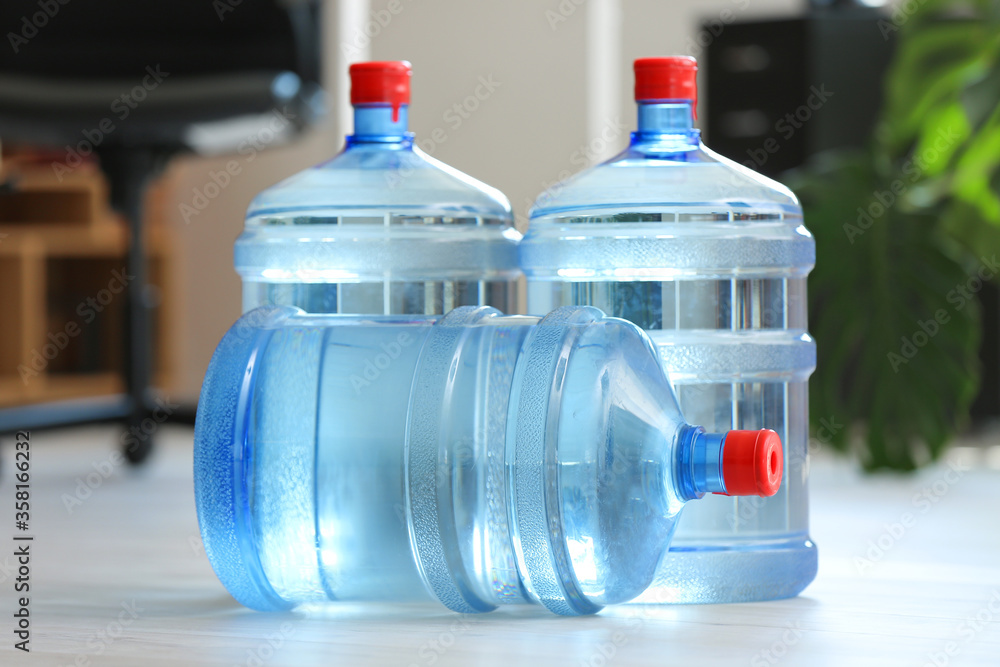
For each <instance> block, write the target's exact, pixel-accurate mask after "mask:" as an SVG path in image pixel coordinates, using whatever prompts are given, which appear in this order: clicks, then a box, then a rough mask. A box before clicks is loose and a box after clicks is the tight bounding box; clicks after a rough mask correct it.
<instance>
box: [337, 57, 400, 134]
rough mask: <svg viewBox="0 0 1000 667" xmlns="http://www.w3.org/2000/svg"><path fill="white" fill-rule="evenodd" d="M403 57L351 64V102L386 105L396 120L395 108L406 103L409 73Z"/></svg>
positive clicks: (397, 118) (397, 112) (397, 109)
mask: <svg viewBox="0 0 1000 667" xmlns="http://www.w3.org/2000/svg"><path fill="white" fill-rule="evenodd" d="M411 71H412V68H411V66H410V63H408V62H407V61H405V60H392V61H385V62H370V63H354V64H353V65H351V69H350V72H351V104H388V105H390V106H391V107H392V120H393V122H396V121H397V120H399V107H400V106H402V105H404V104H409V103H410V74H411Z"/></svg>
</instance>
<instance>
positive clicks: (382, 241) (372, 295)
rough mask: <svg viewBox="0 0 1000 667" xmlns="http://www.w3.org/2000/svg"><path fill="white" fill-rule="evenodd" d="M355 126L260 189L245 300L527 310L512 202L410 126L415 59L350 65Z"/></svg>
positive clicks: (347, 307) (248, 239) (329, 308)
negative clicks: (336, 148)
mask: <svg viewBox="0 0 1000 667" xmlns="http://www.w3.org/2000/svg"><path fill="white" fill-rule="evenodd" d="M350 72H351V103H352V104H353V105H354V134H353V135H351V136H348V137H347V145H346V147H345V148H344V150H343V151H342V152H341V153H340V154H339V155H337V157H335V158H334V159H332V160H330V161H329V162H324V163H323V164H320V165H317V166H315V167H312V168H311V169H307V170H305V171H303V172H301V173H298V174H296V175H294V176H292V177H291V178H288V179H286V180H284V181H282V182H281V183H278V184H277V185H275V186H273V187H271V188H268V189H266V190H264V191H263V192H261V193H260V194H259V195H257V197H256V198H255V199H254V200H253V201H252V202H251V203H250V207H249V210H248V211H247V218H246V227H245V231H244V232H243V234H242V235H241V236H240V238H239V239H238V240H237V241H236V248H235V264H236V270H237V272H238V273H239V274H240V276H241V277H242V279H243V309H244V312H246V311H249V310H251V309H253V308H256V307H258V306H261V305H269V304H278V305H292V306H297V307H299V308H302V309H303V310H306V311H307V312H315V313H356V314H366V313H368V314H374V313H379V314H405V313H420V314H441V313H446V312H448V311H449V310H451V309H452V308H455V307H457V306H462V305H489V306H494V307H497V308H502V309H504V310H511V311H516V310H517V304H516V303H515V299H516V297H517V281H518V277H519V276H520V270H519V269H518V267H517V242H518V241H519V240H520V234H519V233H518V232H517V231H516V230H515V229H514V226H513V217H512V216H511V209H510V203H509V202H508V201H507V199H506V198H505V197H504V196H503V195H502V194H501V193H500V192H499V191H498V190H495V189H494V188H491V187H489V186H487V185H484V184H483V183H480V182H479V181H477V180H475V179H473V178H471V177H470V176H467V175H465V174H463V173H462V172H460V171H458V170H456V169H453V168H451V167H449V166H447V165H445V164H443V163H441V162H439V161H438V160H435V159H434V158H432V157H430V156H428V155H426V154H425V153H423V152H422V151H421V150H420V149H419V148H417V147H416V146H415V145H414V139H413V134H412V133H410V132H409V131H408V129H407V128H408V123H407V116H408V111H409V102H410V64H409V63H407V62H369V63H359V64H355V65H352V66H351V69H350Z"/></svg>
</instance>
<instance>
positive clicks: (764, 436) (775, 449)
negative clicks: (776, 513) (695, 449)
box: [722, 429, 785, 496]
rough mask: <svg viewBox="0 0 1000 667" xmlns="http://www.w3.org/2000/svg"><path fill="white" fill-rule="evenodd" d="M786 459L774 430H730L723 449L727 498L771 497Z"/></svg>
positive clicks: (779, 486) (723, 471) (723, 474)
mask: <svg viewBox="0 0 1000 667" xmlns="http://www.w3.org/2000/svg"><path fill="white" fill-rule="evenodd" d="M784 467H785V457H784V455H783V454H782V451H781V438H779V437H778V434H777V433H775V432H774V431H771V430H768V429H763V430H760V431H730V432H729V433H727V434H726V439H725V441H724V442H723V446H722V480H723V481H724V482H725V484H726V493H725V495H727V496H773V495H774V494H776V493H777V492H778V489H779V488H781V473H782V470H783V469H784Z"/></svg>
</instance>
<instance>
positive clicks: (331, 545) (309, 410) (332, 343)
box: [195, 306, 783, 615]
mask: <svg viewBox="0 0 1000 667" xmlns="http://www.w3.org/2000/svg"><path fill="white" fill-rule="evenodd" d="M782 465H783V458H782V451H781V442H780V440H779V439H778V436H777V435H776V434H775V433H774V432H773V431H729V432H728V433H706V432H705V431H704V429H702V428H700V427H695V426H691V425H689V424H687V423H685V421H684V419H683V418H682V417H681V414H680V412H679V410H678V406H677V402H676V400H675V398H674V394H673V392H672V390H671V388H670V384H669V383H668V381H667V378H666V376H665V375H664V373H663V370H662V368H661V366H660V363H659V359H658V358H657V356H656V351H655V349H654V348H653V346H652V344H651V343H650V341H649V339H648V338H647V337H646V336H645V335H644V334H643V333H642V331H641V330H640V329H638V328H637V327H636V326H635V325H633V324H631V323H629V322H626V321H624V320H620V319H615V318H608V317H605V316H604V315H603V313H601V312H600V311H599V310H597V309H595V308H589V307H568V308H562V309H560V310H557V311H555V312H553V313H551V314H549V315H548V316H547V317H545V318H544V319H541V318H538V317H525V316H505V315H503V314H501V313H500V312H498V311H497V310H495V309H492V308H485V307H479V308H477V307H471V306H467V307H463V308H458V309H456V310H454V311H452V312H451V313H449V314H448V315H446V316H444V317H443V318H433V317H425V316H409V317H405V318H404V317H398V316H397V317H393V316H374V317H372V316H369V317H360V316H343V315H309V314H306V313H303V312H302V311H301V310H298V309H295V308H288V307H271V308H260V309H257V310H254V311H252V312H250V313H248V314H247V315H245V316H244V317H243V318H242V319H241V320H240V321H239V322H237V324H236V325H235V326H234V327H233V328H232V329H231V330H230V331H229V332H228V333H227V334H226V336H225V337H224V338H223V340H222V342H221V343H220V344H219V347H218V349H217V350H216V352H215V355H214V356H213V357H212V361H211V363H210V364H209V368H208V372H207V374H206V377H205V384H204V386H203V388H202V394H201V400H200V402H199V403H198V418H197V423H196V426H195V493H196V499H197V506H198V519H199V523H200V525H201V531H202V536H203V539H204V544H205V552H206V553H207V554H208V557H209V559H210V560H211V562H212V566H213V567H214V568H215V571H216V573H217V574H218V576H219V578H220V579H221V580H222V582H223V584H225V586H226V587H227V588H228V589H229V591H230V592H231V593H232V594H233V596H234V597H236V599H237V600H239V601H240V602H242V603H243V604H245V605H247V606H249V607H252V608H255V609H263V610H272V609H286V608H289V607H293V606H296V605H300V604H307V603H325V602H332V601H350V600H378V599H381V600H393V601H400V602H402V601H420V600H434V599H437V600H439V601H440V602H441V603H443V604H444V605H446V606H447V607H448V608H450V609H453V610H455V611H459V612H465V613H469V612H484V611H490V610H492V609H494V608H496V607H497V606H499V605H506V604H516V603H525V602H534V603H540V604H542V605H544V606H545V607H547V608H548V609H549V610H551V611H553V612H556V613H559V614H566V615H573V614H587V613H593V612H596V611H598V610H599V609H600V608H601V607H602V606H604V605H608V604H614V603H618V602H624V601H627V600H630V599H632V598H634V597H635V596H637V595H639V594H641V593H642V592H643V591H644V590H646V589H647V587H648V586H649V584H650V582H651V581H653V579H654V575H655V572H656V568H657V565H658V564H659V562H660V560H661V557H662V555H663V554H664V552H665V550H666V548H667V545H668V543H669V541H670V537H671V534H672V533H673V531H674V526H675V521H676V518H677V514H678V512H679V511H680V509H681V507H682V506H683V505H684V504H685V503H686V502H687V501H689V500H693V499H696V498H700V497H702V496H703V495H705V494H710V493H728V494H729V495H730V496H737V495H756V494H759V495H771V494H773V493H775V491H777V489H778V486H779V485H780V483H781V477H782V473H781V471H782ZM702 502H704V501H702ZM693 504H695V505H696V504H697V503H693Z"/></svg>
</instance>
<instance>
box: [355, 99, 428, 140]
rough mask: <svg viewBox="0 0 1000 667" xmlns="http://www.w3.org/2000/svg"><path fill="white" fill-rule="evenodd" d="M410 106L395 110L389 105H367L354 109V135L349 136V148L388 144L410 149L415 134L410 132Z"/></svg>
mask: <svg viewBox="0 0 1000 667" xmlns="http://www.w3.org/2000/svg"><path fill="white" fill-rule="evenodd" d="M409 127H410V122H409V106H408V105H406V104H404V105H402V106H400V107H398V108H397V109H393V108H392V107H391V106H389V105H388V104H365V105H358V106H355V107H354V134H351V135H348V137H347V147H348V148H350V147H351V146H354V145H357V144H388V145H391V146H392V147H397V148H398V147H403V148H405V147H409V146H411V145H412V144H413V133H412V132H410V131H409Z"/></svg>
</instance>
